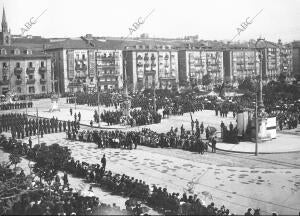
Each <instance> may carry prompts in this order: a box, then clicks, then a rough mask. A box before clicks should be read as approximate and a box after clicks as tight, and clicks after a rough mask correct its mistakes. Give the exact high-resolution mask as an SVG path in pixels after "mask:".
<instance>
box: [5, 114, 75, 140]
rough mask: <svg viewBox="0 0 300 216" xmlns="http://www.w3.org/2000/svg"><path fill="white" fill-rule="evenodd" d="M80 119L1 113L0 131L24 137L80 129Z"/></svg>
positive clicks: (16, 136)
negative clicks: (71, 119) (69, 119)
mask: <svg viewBox="0 0 300 216" xmlns="http://www.w3.org/2000/svg"><path fill="white" fill-rule="evenodd" d="M79 129H80V124H79V121H60V120H58V119H57V118H54V117H53V118H51V119H46V118H39V119H38V120H37V119H36V118H31V117H28V116H27V115H26V114H25V113H23V114H18V113H8V114H2V115H0V133H2V131H5V132H7V131H10V132H11V134H12V137H13V138H18V139H21V138H22V139H24V138H25V137H29V136H35V135H37V134H38V133H39V135H41V137H43V135H44V134H49V133H57V132H65V131H70V132H73V131H78V130H79Z"/></svg>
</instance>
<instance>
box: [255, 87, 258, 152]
mask: <svg viewBox="0 0 300 216" xmlns="http://www.w3.org/2000/svg"><path fill="white" fill-rule="evenodd" d="M257 139H258V121H257V93H256V94H255V156H257V155H258V140H257Z"/></svg>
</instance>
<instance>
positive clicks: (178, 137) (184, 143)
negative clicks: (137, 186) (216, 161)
mask: <svg viewBox="0 0 300 216" xmlns="http://www.w3.org/2000/svg"><path fill="white" fill-rule="evenodd" d="M193 124H195V130H194V129H193V130H192V131H187V130H186V129H185V128H184V127H183V126H182V127H181V128H180V131H179V130H178V128H175V129H173V127H172V128H171V130H170V131H169V132H168V133H157V132H155V131H153V130H151V129H148V128H143V129H142V130H141V131H120V130H115V131H107V130H82V131H78V133H74V134H73V135H74V136H72V134H71V133H70V132H67V137H68V139H70V140H79V141H83V142H94V143H95V144H97V146H98V147H99V148H124V149H130V150H131V149H136V148H137V146H138V145H144V146H148V147H161V148H180V149H183V150H187V151H192V152H198V153H201V154H203V153H204V152H205V151H207V150H208V146H209V143H211V146H212V152H215V151H216V138H215V135H214V134H215V131H216V130H215V128H213V127H209V126H208V127H206V128H205V137H206V139H202V138H201V134H204V125H203V122H202V123H201V124H199V122H198V120H196V121H195V122H194V123H193Z"/></svg>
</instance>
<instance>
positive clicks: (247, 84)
mask: <svg viewBox="0 0 300 216" xmlns="http://www.w3.org/2000/svg"><path fill="white" fill-rule="evenodd" d="M239 89H240V90H244V91H250V92H256V85H255V84H254V82H253V81H252V80H251V78H250V77H246V78H245V79H244V80H243V82H241V83H240V84H239Z"/></svg>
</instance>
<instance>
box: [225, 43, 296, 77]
mask: <svg viewBox="0 0 300 216" xmlns="http://www.w3.org/2000/svg"><path fill="white" fill-rule="evenodd" d="M260 56H261V58H262V65H260ZM223 59H224V71H225V73H224V78H225V80H226V81H228V82H230V83H237V81H239V80H244V79H245V78H246V77H250V78H252V79H253V78H256V77H257V76H258V75H259V74H260V70H261V69H262V75H263V80H264V81H265V82H269V81H271V80H277V78H278V77H279V75H280V74H281V73H283V74H285V75H286V77H288V78H289V77H290V76H291V74H292V68H293V67H292V49H291V47H290V46H288V45H282V44H281V43H280V42H279V43H278V44H274V43H270V42H266V45H265V46H263V47H259V46H258V48H257V49H256V48H255V47H254V46H252V47H251V46H250V47H235V48H232V47H231V48H230V49H227V50H225V51H224V58H223Z"/></svg>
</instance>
